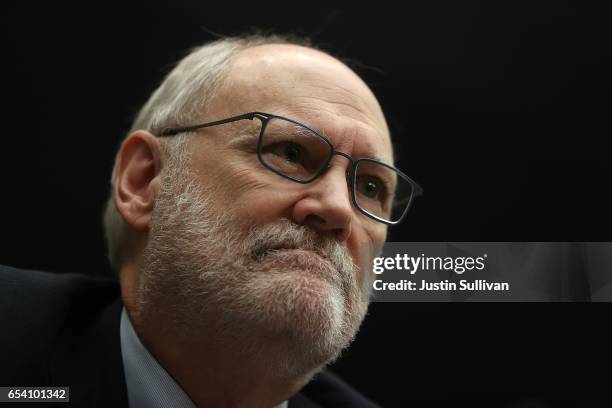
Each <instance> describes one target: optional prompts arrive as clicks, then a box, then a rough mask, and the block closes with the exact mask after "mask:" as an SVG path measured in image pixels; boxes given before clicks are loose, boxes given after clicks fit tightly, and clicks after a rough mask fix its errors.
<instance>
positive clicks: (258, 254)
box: [253, 245, 331, 262]
mask: <svg viewBox="0 0 612 408" xmlns="http://www.w3.org/2000/svg"><path fill="white" fill-rule="evenodd" d="M282 252H301V253H308V254H311V255H316V256H317V257H319V258H323V259H325V260H326V261H327V262H331V260H330V259H329V257H328V256H327V255H325V254H324V253H322V252H320V251H317V250H315V249H310V248H300V247H298V246H287V245H278V246H272V247H265V248H263V247H262V248H257V249H256V250H254V251H253V256H254V257H255V258H256V259H257V260H262V259H263V258H265V257H267V256H270V255H274V254H278V253H282Z"/></svg>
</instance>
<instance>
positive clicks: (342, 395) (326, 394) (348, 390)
mask: <svg viewBox="0 0 612 408" xmlns="http://www.w3.org/2000/svg"><path fill="white" fill-rule="evenodd" d="M298 395H299V397H298V398H296V400H295V401H294V400H293V399H292V400H291V401H290V403H289V408H301V407H304V408H310V407H313V408H314V407H317V408H318V407H334V408H342V407H346V408H349V407H350V408H376V407H378V405H377V404H375V403H374V402H372V401H370V400H369V399H367V398H366V397H365V396H363V395H362V394H361V393H359V391H357V390H355V389H354V388H353V387H351V386H350V385H348V384H347V383H346V382H344V381H343V380H342V379H340V378H339V377H338V376H337V375H335V374H333V373H332V372H331V371H329V370H323V371H321V372H319V373H318V374H317V375H316V376H315V377H314V378H313V379H312V381H310V383H308V384H307V385H306V386H305V387H304V388H303V389H302V391H300V393H299V394H298ZM304 397H305V398H304ZM306 400H308V401H306Z"/></svg>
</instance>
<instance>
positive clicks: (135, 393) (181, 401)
mask: <svg viewBox="0 0 612 408" xmlns="http://www.w3.org/2000/svg"><path fill="white" fill-rule="evenodd" d="M119 330H120V336H121V356H122V358H123V371H124V373H125V382H126V385H127V394H128V401H129V404H130V407H131V408H194V407H195V406H196V405H195V404H194V403H193V401H191V399H190V398H189V396H188V395H187V394H186V393H185V391H183V389H182V388H181V387H180V386H179V385H178V384H177V383H176V382H175V381H174V379H173V378H172V377H171V376H170V374H168V373H167V372H166V370H164V368H163V367H162V366H161V365H160V364H159V363H158V362H157V360H155V357H153V356H152V355H151V353H149V351H148V350H147V349H146V347H145V346H144V345H143V344H142V343H141V342H140V339H139V338H138V335H137V334H136V331H135V330H134V327H133V326H132V322H131V321H130V318H129V316H128V314H127V312H126V310H125V307H124V308H123V310H122V311H121V325H120V329H119ZM274 408H287V401H285V402H283V403H281V404H280V405H277V406H276V407H274Z"/></svg>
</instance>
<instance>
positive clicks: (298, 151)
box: [278, 142, 303, 163]
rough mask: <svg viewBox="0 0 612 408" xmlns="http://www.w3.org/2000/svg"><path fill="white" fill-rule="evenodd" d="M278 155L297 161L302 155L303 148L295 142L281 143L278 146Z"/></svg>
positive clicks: (293, 161)
mask: <svg viewBox="0 0 612 408" xmlns="http://www.w3.org/2000/svg"><path fill="white" fill-rule="evenodd" d="M278 150H279V153H280V155H281V156H282V157H283V158H284V159H285V160H287V161H290V162H292V163H299V162H300V161H301V158H302V156H303V151H302V150H303V148H302V146H300V145H299V144H297V143H291V142H287V143H283V144H281V145H280V146H278Z"/></svg>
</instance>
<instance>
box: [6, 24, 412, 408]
mask: <svg viewBox="0 0 612 408" xmlns="http://www.w3.org/2000/svg"><path fill="white" fill-rule="evenodd" d="M356 158H360V159H358V160H357V159H356ZM392 163H393V156H392V146H391V141H390V137H389V131H388V128H387V125H386V122H385V119H384V116H383V113H382V111H381V109H380V106H379V104H378V102H377V100H376V98H375V97H374V95H373V94H372V92H371V91H370V90H369V88H368V87H367V86H366V85H365V83H364V82H363V81H362V80H361V79H360V78H359V77H358V76H357V75H356V74H355V73H354V72H353V71H351V70H350V69H349V68H348V67H347V66H345V65H344V64H342V63H341V62H340V61H338V60H337V59H335V58H333V57H331V56H330V55H328V54H326V53H323V52H321V51H318V50H315V49H313V48H310V47H308V46H305V45H303V44H298V43H295V42H291V41H288V40H287V39H284V38H280V37H275V36H272V37H261V36H250V37H243V38H233V39H222V40H218V41H216V42H214V43H211V44H208V45H205V46H203V47H200V48H198V49H196V50H194V51H193V52H192V53H191V54H189V55H188V56H187V57H186V58H185V59H183V60H182V61H181V62H180V63H179V64H178V66H177V67H176V68H175V69H174V70H173V71H172V72H171V73H170V74H169V75H168V77H167V78H166V79H165V80H164V82H163V83H162V84H161V86H160V87H159V88H158V89H157V90H156V91H155V92H154V93H153V95H152V96H151V98H150V99H149V101H148V102H147V103H146V104H145V106H144V107H143V108H142V110H141V112H140V114H139V115H138V117H137V119H136V121H135V123H134V125H133V128H132V130H131V131H130V133H129V135H128V137H127V138H126V139H125V140H124V142H123V143H122V145H121V148H120V150H119V152H118V154H117V158H116V163H115V168H114V171H113V176H112V189H111V197H110V200H109V205H108V207H107V211H106V214H105V227H106V231H107V239H108V244H109V257H110V260H111V264H112V265H113V267H114V268H115V269H116V270H117V271H118V272H119V278H120V291H121V300H119V299H117V297H118V293H117V287H116V286H115V285H114V284H113V283H109V282H106V281H98V280H94V279H91V278H85V277H80V276H71V275H67V276H61V277H54V276H52V275H48V274H44V273H33V272H20V271H17V270H13V269H6V271H4V273H3V274H2V275H0V276H2V279H3V285H2V286H3V287H4V288H5V290H4V291H3V292H6V297H4V299H5V301H4V304H3V310H6V311H9V312H11V313H12V316H13V317H12V318H11V319H9V320H10V321H9V323H8V324H7V326H8V327H7V328H8V329H9V330H10V331H7V333H17V335H16V336H11V338H10V339H5V341H6V343H7V344H5V345H4V347H3V350H4V351H5V353H6V352H7V350H8V351H10V350H19V351H15V353H16V354H14V355H13V356H12V357H11V358H9V363H8V365H7V367H9V368H10V370H11V372H9V373H8V374H9V376H8V377H7V378H8V382H6V381H2V383H3V385H21V386H41V385H49V384H53V385H57V386H61V385H67V386H70V387H71V389H70V393H71V401H72V403H76V404H83V405H95V404H98V405H100V406H102V405H105V406H110V405H114V406H115V405H126V404H129V406H131V407H144V406H152V407H153V406H194V404H195V405H196V406H201V407H268V408H269V407H287V406H289V407H291V408H293V407H323V406H331V407H339V406H347V407H361V406H364V407H366V406H373V404H372V403H371V402H369V401H368V400H367V399H365V398H364V397H362V396H361V395H359V394H358V393H357V392H356V391H354V390H352V389H350V388H349V387H348V386H347V385H346V384H344V383H342V382H341V381H340V380H339V379H337V378H335V377H334V376H332V375H331V374H329V373H327V372H325V371H322V367H324V366H325V365H326V364H328V363H329V362H331V361H333V360H334V359H335V358H336V357H337V356H338V355H339V353H340V352H341V351H342V350H343V349H344V348H345V347H346V346H347V345H348V344H349V343H350V341H351V340H352V339H353V337H354V335H355V333H356V332H357V330H358V327H359V325H360V324H361V321H362V320H363V318H364V316H365V314H366V310H367V306H368V302H369V296H370V287H371V275H370V274H368V273H366V268H364V267H363V265H366V264H367V263H368V261H369V259H371V256H372V254H373V252H372V251H373V250H374V251H375V250H377V249H378V248H380V247H381V245H382V244H383V242H384V241H385V239H386V234H387V227H388V225H389V224H393V223H395V222H399V220H401V218H402V217H403V216H404V215H405V213H406V211H407V209H408V206H409V204H410V201H411V199H412V197H413V196H414V195H415V194H416V193H417V192H418V190H419V187H418V186H417V185H416V184H414V183H413V182H412V180H410V179H409V178H408V177H406V176H405V175H404V174H403V173H401V172H400V171H398V170H397V169H395V168H394V167H393V165H392ZM398 203H399V204H398ZM17 298H20V299H21V301H18V300H17ZM10 299H14V300H13V301H11V300H10ZM27 300H31V301H30V302H28V301H27ZM16 315H19V316H20V317H21V318H20V319H16V318H15V316H16ZM41 327H43V328H44V330H43V329H41ZM41 333H43V334H41ZM24 349H27V352H25V353H24V352H22V351H21V350H24ZM3 375H7V373H6V372H5V373H4V374H3ZM17 381H20V382H17ZM309 383H310V384H309ZM307 384H308V385H307Z"/></svg>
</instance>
